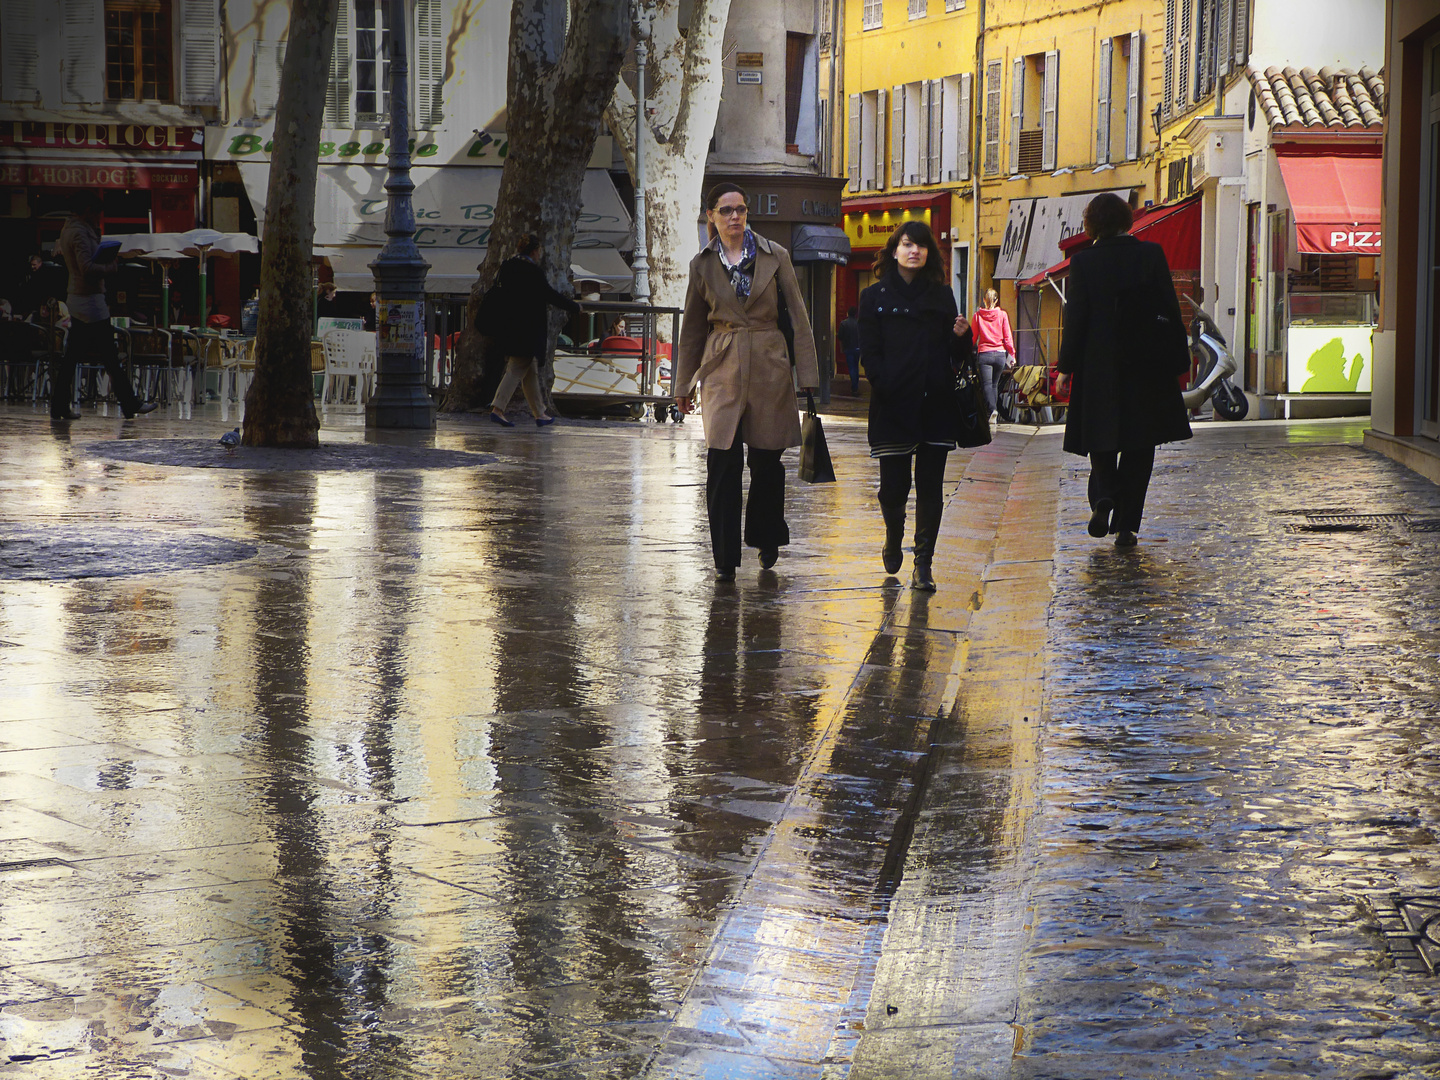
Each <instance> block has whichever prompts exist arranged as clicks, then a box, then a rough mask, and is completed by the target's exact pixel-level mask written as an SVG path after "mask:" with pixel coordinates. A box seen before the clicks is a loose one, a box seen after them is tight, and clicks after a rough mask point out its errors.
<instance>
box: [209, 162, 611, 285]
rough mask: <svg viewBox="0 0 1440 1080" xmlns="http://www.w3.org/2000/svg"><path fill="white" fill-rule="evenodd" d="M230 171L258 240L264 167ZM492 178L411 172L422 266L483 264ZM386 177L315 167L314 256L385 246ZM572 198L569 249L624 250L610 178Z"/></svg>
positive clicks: (489, 173)
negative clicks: (460, 260)
mask: <svg viewBox="0 0 1440 1080" xmlns="http://www.w3.org/2000/svg"><path fill="white" fill-rule="evenodd" d="M238 165H239V169H240V176H241V178H242V179H243V180H244V182H245V192H246V194H247V195H249V197H250V204H251V206H252V207H253V208H254V210H255V219H256V224H257V226H258V230H259V232H260V236H261V237H262V238H263V237H264V235H265V232H264V230H265V199H266V196H267V185H268V184H269V182H270V163H269V162H266V161H242V162H239V163H238ZM500 173H501V170H500V169H499V168H494V167H485V166H460V165H450V166H442V167H415V168H412V169H411V172H410V178H411V179H412V180H413V181H414V183H415V194H414V195H413V196H412V198H411V201H412V203H413V205H414V207H415V243H416V245H418V246H419V248H420V250H421V253H422V254H424V255H425V256H426V258H427V259H429V254H428V252H429V251H430V250H433V249H441V248H451V249H460V250H463V251H468V252H469V253H470V255H469V256H467V258H469V259H470V264H469V265H470V266H471V268H472V269H473V267H474V266H475V265H476V264H477V263H479V262H480V261H481V260H483V259H484V258H485V249H486V247H487V245H488V244H489V241H490V225H491V223H492V221H493V220H494V217H495V202H496V199H497V197H498V196H499V193H500ZM386 175H387V173H386V170H385V168H384V167H383V166H378V165H321V166H320V168H319V172H318V173H317V175H316V182H315V247H316V249H317V253H318V252H319V249H320V248H338V247H343V246H346V245H350V244H358V245H362V246H368V247H375V248H378V247H380V246H381V245H383V244H384V243H385V208H386V202H387V200H386V197H385V178H386ZM580 193H581V200H582V201H581V207H580V218H579V221H578V223H577V228H576V233H575V247H576V249H577V250H579V249H582V248H585V249H590V248H594V249H601V250H604V249H609V250H611V251H619V250H621V249H625V248H628V247H629V246H630V214H629V212H628V211H627V210H626V209H625V204H624V203H623V202H622V201H621V199H620V195H619V193H618V192H617V191H616V190H615V184H614V183H613V182H612V181H611V179H610V174H609V173H608V172H606V171H605V170H604V169H588V170H586V173H585V180H584V182H583V184H582V186H581V189H580ZM447 258H448V256H447ZM366 261H368V258H367V259H366Z"/></svg>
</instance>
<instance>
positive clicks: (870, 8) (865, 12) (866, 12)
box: [860, 0, 885, 30]
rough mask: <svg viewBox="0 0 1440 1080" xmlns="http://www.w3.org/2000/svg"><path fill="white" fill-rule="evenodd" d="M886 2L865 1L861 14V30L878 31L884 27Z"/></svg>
mask: <svg viewBox="0 0 1440 1080" xmlns="http://www.w3.org/2000/svg"><path fill="white" fill-rule="evenodd" d="M884 14H885V4H884V0H865V6H864V8H863V9H862V10H861V14H860V29H861V30H878V29H880V27H881V26H882V25H884Z"/></svg>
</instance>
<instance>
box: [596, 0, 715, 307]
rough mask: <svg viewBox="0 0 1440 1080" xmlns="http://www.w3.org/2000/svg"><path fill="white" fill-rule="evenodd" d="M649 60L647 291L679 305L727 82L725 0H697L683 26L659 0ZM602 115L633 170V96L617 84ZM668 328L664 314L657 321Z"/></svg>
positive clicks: (675, 0) (671, 3)
mask: <svg viewBox="0 0 1440 1080" xmlns="http://www.w3.org/2000/svg"><path fill="white" fill-rule="evenodd" d="M652 10H653V12H654V15H655V19H654V22H653V24H652V30H651V37H650V42H651V47H650V57H651V61H650V63H649V64H647V65H646V83H647V88H646V89H647V92H646V95H645V97H646V105H647V124H648V127H647V132H646V135H647V139H648V140H649V141H648V145H647V146H646V153H645V180H646V185H645V236H646V240H647V241H648V243H647V255H648V257H649V263H650V293H651V299H652V300H653V302H654V303H655V304H656V305H657V306H660V307H682V306H683V305H684V303H685V289H686V286H687V284H688V282H689V273H690V258H691V256H693V255H694V254H695V252H696V250H697V248H696V222H697V221H699V219H700V203H701V200H702V198H703V196H704V192H703V191H701V187H702V185H703V184H704V182H705V162H706V159H707V158H708V157H709V154H710V137H711V136H712V135H713V134H714V132H715V118H716V116H717V114H718V113H719V111H720V93H721V89H722V87H723V86H724V78H723V74H722V72H721V70H720V58H721V54H722V48H723V45H724V40H725V26H726V23H727V22H728V21H729V18H730V0H695V3H694V5H693V7H692V8H691V11H690V22H689V25H688V26H687V27H686V28H685V33H683V34H682V33H681V27H680V0H657V2H656V3H655V4H654V5H653V7H652ZM605 119H606V121H607V123H608V124H609V126H610V131H611V133H612V134H613V135H614V136H615V141H616V143H617V145H619V147H620V148H621V151H622V152H623V153H624V155H625V164H626V165H627V166H628V168H629V170H630V176H631V178H632V179H633V178H634V176H635V95H634V93H633V91H632V90H631V88H630V87H629V86H627V85H626V84H625V83H623V82H622V83H621V84H620V85H619V86H618V87H617V88H616V92H615V97H614V99H613V100H612V101H611V103H610V107H609V108H608V109H606V112H605ZM662 325H664V326H665V327H666V329H668V326H669V324H668V321H667V322H664V323H662Z"/></svg>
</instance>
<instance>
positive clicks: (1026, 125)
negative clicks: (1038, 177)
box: [1010, 50, 1060, 176]
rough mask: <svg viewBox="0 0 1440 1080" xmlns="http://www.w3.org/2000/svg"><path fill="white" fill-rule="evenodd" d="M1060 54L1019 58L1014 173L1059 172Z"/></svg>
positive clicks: (1014, 87)
mask: <svg viewBox="0 0 1440 1080" xmlns="http://www.w3.org/2000/svg"><path fill="white" fill-rule="evenodd" d="M1059 78H1060V54H1059V52H1058V51H1056V50H1052V51H1050V52H1047V53H1034V54H1032V55H1030V56H1017V57H1016V58H1015V59H1014V61H1012V72H1011V87H1010V173H1011V175H1024V176H1030V175H1033V174H1034V173H1037V172H1050V171H1052V170H1053V169H1054V168H1055V150H1056V145H1057V140H1056V135H1057V131H1056V120H1057V114H1058V109H1059V101H1058V97H1059V89H1060V84H1059Z"/></svg>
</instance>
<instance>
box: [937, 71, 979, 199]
mask: <svg viewBox="0 0 1440 1080" xmlns="http://www.w3.org/2000/svg"><path fill="white" fill-rule="evenodd" d="M970 81H971V80H970V75H969V73H968V72H967V73H966V74H964V75H951V76H950V77H949V78H946V79H942V80H941V90H940V101H941V106H940V108H941V116H940V140H939V141H940V144H941V145H940V178H941V179H944V180H946V181H951V180H969V179H970V117H971V114H972V112H973V110H974V105H973V103H972V100H971V90H970Z"/></svg>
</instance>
